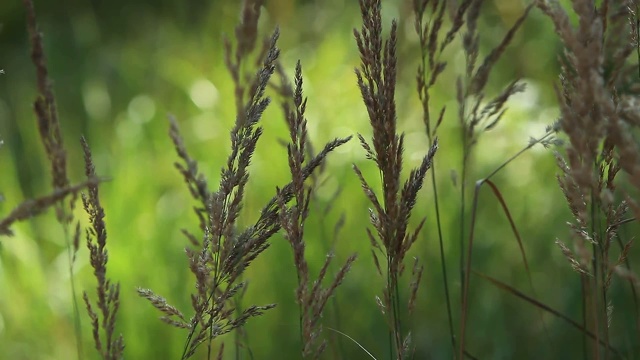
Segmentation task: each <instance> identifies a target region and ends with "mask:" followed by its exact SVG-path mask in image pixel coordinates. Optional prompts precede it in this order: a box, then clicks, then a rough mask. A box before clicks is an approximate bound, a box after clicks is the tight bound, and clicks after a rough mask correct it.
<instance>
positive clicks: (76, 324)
mask: <svg viewBox="0 0 640 360" xmlns="http://www.w3.org/2000/svg"><path fill="white" fill-rule="evenodd" d="M60 210H62V209H60ZM62 228H63V230H64V238H65V240H66V243H67V256H68V259H69V281H70V284H71V299H72V301H73V318H74V319H73V325H74V326H73V327H74V330H75V336H76V351H77V352H78V359H83V358H84V356H83V349H82V323H81V322H80V307H79V306H78V299H77V298H76V284H75V280H74V276H73V264H74V262H75V261H74V260H75V256H74V249H73V245H72V244H71V242H70V241H69V224H67V223H63V224H62Z"/></svg>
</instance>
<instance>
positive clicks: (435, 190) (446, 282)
mask: <svg viewBox="0 0 640 360" xmlns="http://www.w3.org/2000/svg"><path fill="white" fill-rule="evenodd" d="M429 145H431V144H429ZM435 171H436V167H435V159H434V163H433V166H432V167H431V180H432V182H431V186H432V188H433V197H434V205H435V209H436V226H437V228H438V245H439V247H440V265H441V267H442V282H443V284H444V296H445V299H446V302H447V318H448V320H449V335H450V337H451V347H452V349H453V352H454V354H455V349H456V339H455V335H454V334H453V317H452V316H451V298H450V296H449V279H448V276H447V264H446V260H445V256H444V241H443V240H442V222H441V220H440V207H439V205H438V188H437V184H436V174H435Z"/></svg>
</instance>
